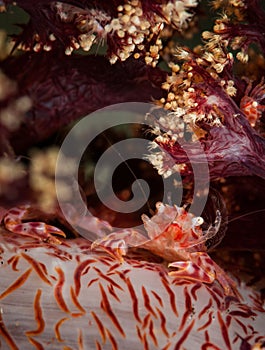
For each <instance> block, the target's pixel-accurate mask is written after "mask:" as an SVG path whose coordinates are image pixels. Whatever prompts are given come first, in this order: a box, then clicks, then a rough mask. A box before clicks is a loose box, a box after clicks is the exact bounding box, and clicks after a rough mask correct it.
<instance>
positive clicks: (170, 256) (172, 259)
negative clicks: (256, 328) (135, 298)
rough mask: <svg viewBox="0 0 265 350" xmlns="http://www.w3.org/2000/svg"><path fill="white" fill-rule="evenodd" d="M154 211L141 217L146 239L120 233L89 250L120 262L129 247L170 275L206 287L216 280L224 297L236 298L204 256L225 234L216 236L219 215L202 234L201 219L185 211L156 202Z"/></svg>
mask: <svg viewBox="0 0 265 350" xmlns="http://www.w3.org/2000/svg"><path fill="white" fill-rule="evenodd" d="M156 209H157V210H156V214H155V215H154V216H153V217H152V218H149V217H148V216H147V215H142V220H143V223H144V227H145V230H146V231H147V235H148V238H146V237H145V236H144V235H143V234H142V233H140V232H139V230H134V229H127V230H120V231H117V232H113V233H111V234H109V235H108V236H106V237H104V238H100V239H98V240H96V241H95V242H94V243H93V244H92V249H95V248H102V249H104V250H106V251H107V252H109V253H110V254H111V255H114V256H115V257H117V258H118V259H119V260H120V261H121V262H122V261H123V256H124V255H126V253H127V249H128V248H129V247H137V248H142V249H146V250H149V251H151V252H152V253H153V254H155V255H158V256H160V257H162V258H163V259H164V260H165V261H167V262H168V263H169V264H168V267H169V268H170V271H169V275H171V276H173V277H176V278H178V277H179V278H184V279H189V280H193V281H199V282H203V283H209V284H211V283H213V282H214V281H215V280H217V281H218V282H219V283H220V285H221V286H222V287H223V289H224V291H225V294H227V295H235V296H237V297H238V296H239V294H238V292H237V291H236V288H235V283H234V282H233V280H232V279H231V278H230V277H229V276H227V274H226V273H225V272H224V271H223V270H222V269H221V268H220V267H219V266H218V265H217V264H216V263H215V262H214V261H213V260H212V259H211V258H210V256H209V255H208V254H207V253H206V251H207V249H208V245H207V241H209V240H211V241H212V242H213V245H216V242H215V239H214V238H215V237H217V240H218V242H219V240H220V238H222V237H220V236H222V235H223V234H224V231H222V232H221V233H220V232H218V231H219V230H223V229H222V228H221V220H222V217H221V213H220V211H219V210H217V211H216V219H215V222H214V224H213V225H212V226H210V227H209V228H208V230H207V231H203V230H202V228H201V225H202V224H203V222H204V220H203V218H201V217H195V216H194V215H193V214H191V213H189V212H188V211H186V209H185V208H184V207H178V206H176V205H174V206H170V205H164V204H163V203H160V202H159V203H157V204H156ZM171 268H177V270H173V269H171Z"/></svg>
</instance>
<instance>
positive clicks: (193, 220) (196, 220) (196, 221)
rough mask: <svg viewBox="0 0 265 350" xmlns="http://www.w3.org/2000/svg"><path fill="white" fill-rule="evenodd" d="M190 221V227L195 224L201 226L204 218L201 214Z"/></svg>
mask: <svg viewBox="0 0 265 350" xmlns="http://www.w3.org/2000/svg"><path fill="white" fill-rule="evenodd" d="M191 222H192V228H194V227H196V226H201V225H202V224H203V223H204V220H203V218H202V217H201V216H197V217H195V218H193V219H192V220H191Z"/></svg>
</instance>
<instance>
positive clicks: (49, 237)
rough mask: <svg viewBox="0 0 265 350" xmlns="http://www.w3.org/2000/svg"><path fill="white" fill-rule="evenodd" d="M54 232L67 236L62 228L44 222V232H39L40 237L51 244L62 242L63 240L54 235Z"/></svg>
mask: <svg viewBox="0 0 265 350" xmlns="http://www.w3.org/2000/svg"><path fill="white" fill-rule="evenodd" d="M54 234H56V235H58V236H61V237H63V238H66V234H65V233H64V232H63V231H62V230H60V229H59V228H57V227H55V226H51V225H47V224H44V230H43V232H40V233H38V238H39V239H42V240H43V241H47V242H49V243H51V244H61V243H62V242H61V241H60V240H59V239H58V238H56V237H54V236H53V235H54Z"/></svg>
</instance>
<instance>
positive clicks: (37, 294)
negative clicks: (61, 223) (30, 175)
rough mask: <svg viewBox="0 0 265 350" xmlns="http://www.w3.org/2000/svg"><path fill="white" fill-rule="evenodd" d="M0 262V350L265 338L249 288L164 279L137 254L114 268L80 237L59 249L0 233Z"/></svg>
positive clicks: (181, 345) (225, 344)
mask: <svg viewBox="0 0 265 350" xmlns="http://www.w3.org/2000/svg"><path fill="white" fill-rule="evenodd" d="M25 247H26V248H25ZM25 249H27V251H26V252H25ZM142 254H144V253H142ZM139 256H140V255H139ZM0 259H1V261H2V262H3V263H2V264H1V265H0V281H1V283H0V349H4V350H6V349H7V350H8V349H11V350H17V349H19V350H36V349H37V350H38V349H44V350H47V349H52V350H70V349H72V350H73V349H75V350H77V349H78V350H83V349H89V350H90V349H91V350H103V349H104V350H123V349H126V350H135V349H137V350H138V349H139V350H161V349H163V350H180V349H196V350H197V349H198V350H224V349H232V350H240V349H243V348H244V349H245V348H246V349H251V346H254V344H255V343H258V342H259V343H262V342H264V341H265V329H264V324H265V309H264V304H263V301H262V299H261V298H260V297H259V295H258V294H257V293H256V292H254V291H252V290H251V289H247V288H246V287H242V286H238V288H239V291H240V293H241V295H242V298H243V299H242V300H237V299H236V298H235V297H233V298H232V297H231V298H230V297H227V296H226V295H225V294H224V292H223V289H222V288H221V287H220V285H219V284H218V283H217V282H214V283H213V284H212V285H205V284H203V283H199V282H198V281H196V282H191V281H186V280H185V279H182V278H179V279H177V278H176V277H174V278H173V277H170V276H169V275H168V271H167V269H166V267H164V266H163V265H160V264H158V263H151V262H150V261H149V262H145V261H144V255H143V256H140V258H139V260H137V259H135V257H134V258H130V257H126V258H125V260H124V262H123V263H118V262H117V260H115V258H114V257H110V256H107V255H104V253H99V252H97V253H96V252H89V250H88V248H87V243H86V241H85V240H83V239H79V238H78V239H75V240H72V241H70V240H67V241H63V243H62V244H61V245H60V246H59V247H58V246H52V245H51V244H45V243H38V244H36V242H35V241H34V240H33V239H31V238H25V237H24V238H23V237H18V236H16V235H15V234H12V233H8V234H7V233H6V232H1V236H0ZM245 344H247V345H245Z"/></svg>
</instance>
